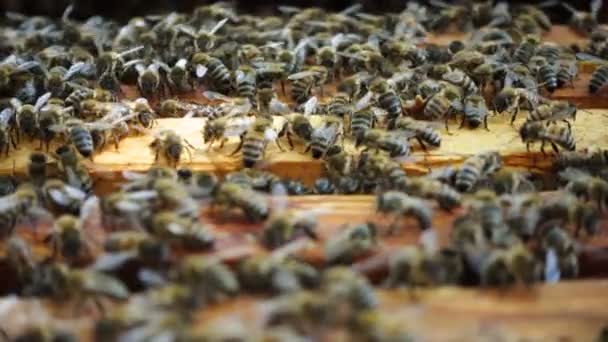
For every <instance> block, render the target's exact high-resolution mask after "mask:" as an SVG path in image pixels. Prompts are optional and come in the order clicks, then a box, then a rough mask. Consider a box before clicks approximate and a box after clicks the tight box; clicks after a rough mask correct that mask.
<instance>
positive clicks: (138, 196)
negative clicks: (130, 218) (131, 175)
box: [126, 190, 158, 201]
mask: <svg viewBox="0 0 608 342" xmlns="http://www.w3.org/2000/svg"><path fill="white" fill-rule="evenodd" d="M157 196H158V193H157V192H156V191H154V190H142V191H135V192H129V193H128V194H126V197H127V198H128V199H130V200H136V201H147V200H151V199H153V198H156V197H157Z"/></svg>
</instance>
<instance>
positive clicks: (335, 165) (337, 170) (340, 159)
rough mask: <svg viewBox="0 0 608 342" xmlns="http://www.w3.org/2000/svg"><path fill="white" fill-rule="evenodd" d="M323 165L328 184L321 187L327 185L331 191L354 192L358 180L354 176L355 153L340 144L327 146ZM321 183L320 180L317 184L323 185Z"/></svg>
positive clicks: (356, 188)
mask: <svg viewBox="0 0 608 342" xmlns="http://www.w3.org/2000/svg"><path fill="white" fill-rule="evenodd" d="M324 167H325V172H326V173H327V175H328V176H329V180H328V181H329V184H327V185H326V186H322V187H321V188H325V187H327V188H329V189H330V190H333V191H331V192H334V191H335V190H339V191H340V192H344V193H354V192H356V191H357V190H358V188H359V180H358V177H357V176H356V167H357V165H356V161H355V155H353V154H352V153H349V152H347V151H345V150H344V149H343V148H341V147H340V146H337V145H334V146H332V147H330V148H329V150H328V151H327V154H326V155H325V164H324ZM323 183H324V182H323V181H320V182H319V184H318V185H323ZM334 184H335V186H334ZM336 186H337V189H336V188H335V187H336Z"/></svg>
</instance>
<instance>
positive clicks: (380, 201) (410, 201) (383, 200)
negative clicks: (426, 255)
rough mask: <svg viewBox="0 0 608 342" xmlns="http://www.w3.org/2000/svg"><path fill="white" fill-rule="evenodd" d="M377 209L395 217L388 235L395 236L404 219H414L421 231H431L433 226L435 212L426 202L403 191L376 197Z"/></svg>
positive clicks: (390, 192)
mask: <svg viewBox="0 0 608 342" xmlns="http://www.w3.org/2000/svg"><path fill="white" fill-rule="evenodd" d="M376 208H377V210H378V212H380V213H383V214H391V215H394V216H395V217H394V218H393V221H392V222H391V224H390V225H389V229H388V234H393V233H394V232H395V230H396V229H398V228H399V221H400V220H401V219H402V218H403V217H408V216H409V217H413V218H414V219H415V220H416V221H417V222H418V226H419V228H420V230H426V229H430V228H431V226H432V218H433V210H432V208H431V206H430V205H429V204H428V203H427V202H425V201H424V200H422V199H420V198H416V197H411V196H409V195H407V194H405V193H403V192H401V191H387V192H384V193H381V194H379V195H378V196H377V197H376Z"/></svg>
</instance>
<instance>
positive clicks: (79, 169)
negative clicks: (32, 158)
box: [55, 145, 93, 194]
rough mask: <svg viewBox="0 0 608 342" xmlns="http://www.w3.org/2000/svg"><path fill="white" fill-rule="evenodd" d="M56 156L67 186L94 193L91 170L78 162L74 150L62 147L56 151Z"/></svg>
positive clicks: (67, 146) (69, 147) (65, 146)
mask: <svg viewBox="0 0 608 342" xmlns="http://www.w3.org/2000/svg"><path fill="white" fill-rule="evenodd" d="M55 154H56V155H57V157H58V158H59V162H60V163H61V170H62V171H63V174H64V176H65V179H66V181H67V184H68V185H70V186H73V187H75V188H78V189H80V190H82V191H83V192H84V193H86V194H90V193H91V192H92V191H93V179H92V178H91V175H90V174H89V170H88V169H87V168H86V167H85V166H84V165H83V164H82V163H81V162H80V161H79V160H78V156H77V154H76V151H75V150H74V148H73V147H71V146H69V145H62V146H60V147H58V148H57V150H55Z"/></svg>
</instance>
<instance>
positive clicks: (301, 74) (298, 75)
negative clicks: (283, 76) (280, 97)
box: [287, 70, 317, 81]
mask: <svg viewBox="0 0 608 342" xmlns="http://www.w3.org/2000/svg"><path fill="white" fill-rule="evenodd" d="M316 75H317V73H316V72H314V71H310V70H306V71H301V72H296V73H295V74H291V75H289V76H287V79H288V80H291V81H294V80H299V79H302V78H306V77H311V76H316Z"/></svg>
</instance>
